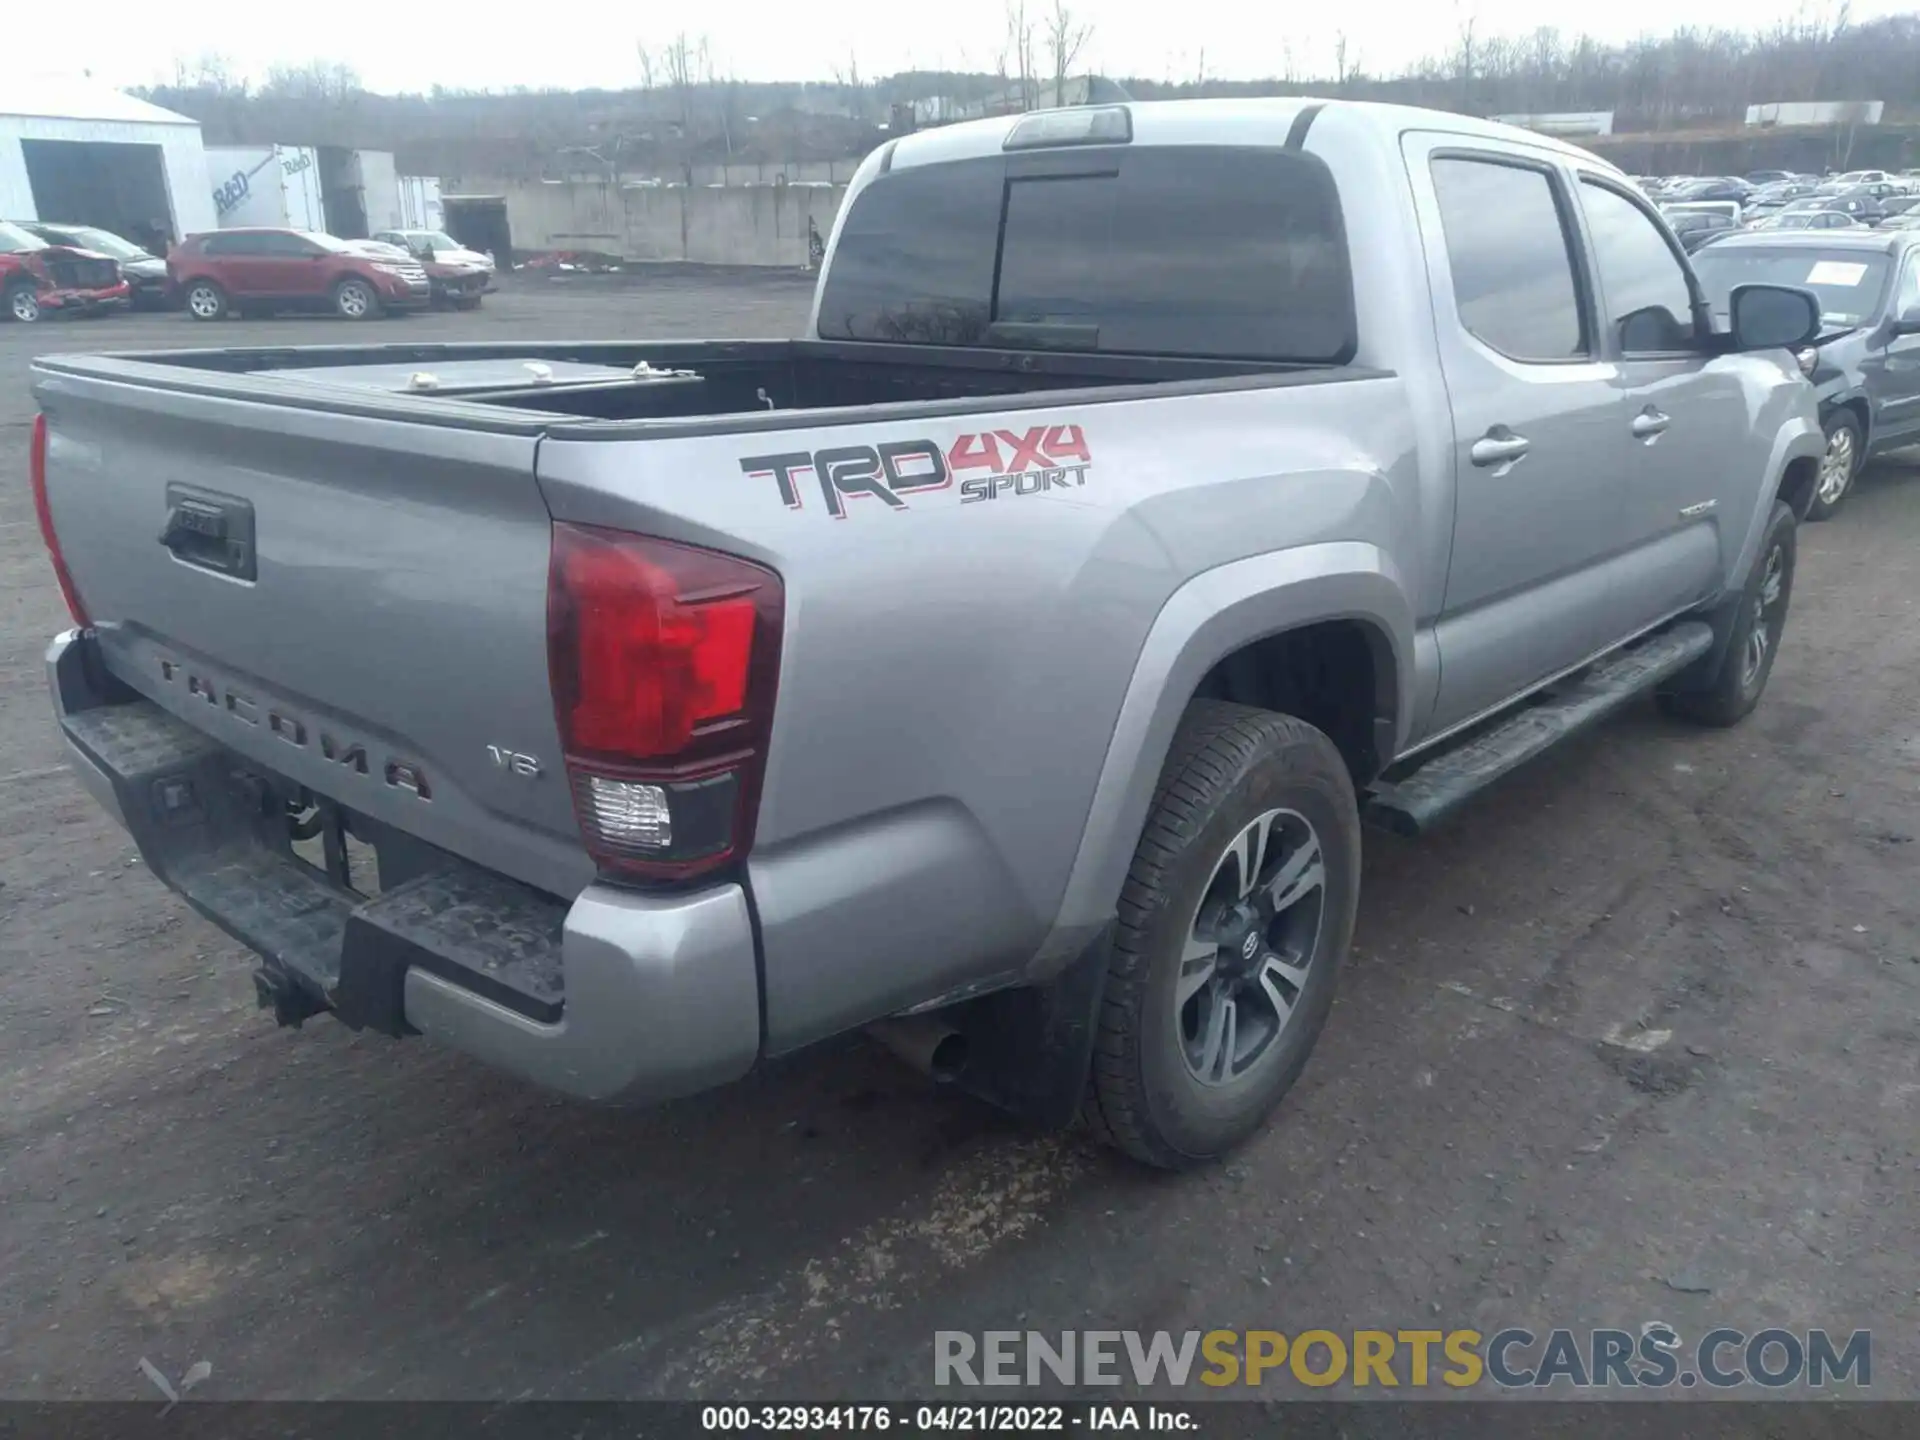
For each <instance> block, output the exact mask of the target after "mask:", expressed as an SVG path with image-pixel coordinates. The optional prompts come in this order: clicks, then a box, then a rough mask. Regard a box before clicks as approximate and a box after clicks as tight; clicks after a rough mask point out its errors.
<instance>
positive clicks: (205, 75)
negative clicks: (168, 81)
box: [173, 50, 247, 95]
mask: <svg viewBox="0 0 1920 1440" xmlns="http://www.w3.org/2000/svg"><path fill="white" fill-rule="evenodd" d="M173 88H174V89H176V90H199V91H203V92H205V93H206V94H208V95H245V94H246V93H247V81H246V77H245V76H243V75H240V74H239V73H238V72H237V71H236V70H235V69H234V65H233V62H232V61H231V60H229V59H228V58H227V57H226V56H225V55H222V54H220V53H219V52H217V51H213V50H203V51H201V52H200V53H199V54H198V55H195V56H194V57H193V58H192V59H191V60H189V59H185V58H177V59H175V60H174V62H173Z"/></svg>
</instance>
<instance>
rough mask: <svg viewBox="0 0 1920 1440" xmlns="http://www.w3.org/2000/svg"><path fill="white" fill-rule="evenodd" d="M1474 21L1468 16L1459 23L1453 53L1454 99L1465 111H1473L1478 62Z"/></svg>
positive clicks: (1472, 17) (1478, 53)
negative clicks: (1456, 90) (1475, 69)
mask: <svg viewBox="0 0 1920 1440" xmlns="http://www.w3.org/2000/svg"><path fill="white" fill-rule="evenodd" d="M1474 19H1475V17H1474V16H1472V15H1469V16H1467V18H1466V19H1465V20H1463V21H1462V22H1461V23H1460V38H1459V41H1458V43H1457V44H1456V46H1455V48H1454V52H1453V78H1454V82H1455V84H1456V86H1457V88H1458V94H1457V96H1456V99H1457V101H1458V103H1459V106H1460V108H1461V109H1462V110H1466V111H1471V110H1472V109H1473V76H1474V67H1475V66H1476V65H1477V64H1478V63H1479V60H1480V52H1479V51H1478V50H1477V49H1476V48H1475V46H1474V39H1473V27H1474Z"/></svg>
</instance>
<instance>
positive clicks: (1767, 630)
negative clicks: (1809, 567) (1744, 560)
mask: <svg viewBox="0 0 1920 1440" xmlns="http://www.w3.org/2000/svg"><path fill="white" fill-rule="evenodd" d="M1786 565H1787V559H1786V552H1785V550H1783V549H1782V548H1781V547H1780V546H1778V545H1775V546H1774V547H1773V548H1772V549H1771V550H1769V551H1767V565H1766V569H1765V571H1764V572H1763V573H1762V576H1761V580H1760V589H1759V591H1758V593H1756V594H1755V595H1754V597H1753V624H1752V625H1751V626H1749V627H1748V630H1747V648H1746V651H1745V653H1744V654H1743V656H1742V657H1741V665H1740V686H1741V688H1742V689H1743V690H1751V689H1752V688H1753V687H1754V686H1755V685H1757V684H1758V683H1759V681H1760V675H1761V672H1762V671H1764V670H1765V669H1766V664H1767V656H1768V655H1769V654H1770V653H1771V652H1772V650H1773V647H1774V645H1775V644H1776V643H1777V642H1778V640H1779V636H1780V626H1781V621H1782V619H1783V618H1784V617H1783V616H1782V613H1781V611H1782V608H1783V607H1782V605H1781V603H1780V602H1781V599H1782V597H1783V596H1784V595H1785V593H1786Z"/></svg>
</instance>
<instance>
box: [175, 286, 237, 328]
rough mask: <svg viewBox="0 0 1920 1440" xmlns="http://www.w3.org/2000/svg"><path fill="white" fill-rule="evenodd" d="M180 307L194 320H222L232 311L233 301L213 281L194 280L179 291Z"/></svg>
mask: <svg viewBox="0 0 1920 1440" xmlns="http://www.w3.org/2000/svg"><path fill="white" fill-rule="evenodd" d="M180 308H181V309H183V310H185V311H186V312H187V314H189V315H191V316H192V317H193V318H194V319H196V320H224V319H226V318H227V316H228V315H230V314H232V313H233V302H232V301H231V300H229V299H228V298H227V292H226V291H225V290H223V289H221V288H220V286H218V285H216V284H214V282H213V281H211V280H195V281H194V282H193V283H192V284H190V285H188V286H187V288H186V289H185V290H183V291H181V292H180Z"/></svg>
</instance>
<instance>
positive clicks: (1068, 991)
mask: <svg viewBox="0 0 1920 1440" xmlns="http://www.w3.org/2000/svg"><path fill="white" fill-rule="evenodd" d="M1112 948H1113V924H1112V922H1109V923H1108V924H1107V925H1105V926H1104V927H1102V929H1101V931H1100V933H1099V934H1098V935H1097V936H1096V937H1095V938H1094V940H1093V942H1092V943H1091V944H1089V945H1088V946H1087V947H1086V948H1085V949H1084V950H1082V951H1081V952H1080V954H1079V955H1077V956H1076V957H1075V958H1074V959H1073V961H1072V962H1071V963H1069V964H1068V966H1067V967H1066V969H1064V970H1062V971H1061V972H1060V973H1059V974H1058V975H1056V976H1055V977H1054V978H1053V979H1052V980H1051V981H1049V982H1048V983H1046V984H1045V985H1023V986H1020V987H1019V988H1017V989H1011V990H996V991H994V992H993V993H992V994H989V995H982V996H980V997H979V998H978V999H975V1000H968V1001H965V1002H963V1003H961V1004H959V1005H956V1006H954V1007H953V1008H952V1009H951V1010H946V1011H942V1012H941V1014H940V1018H941V1019H942V1020H944V1021H947V1022H948V1023H950V1024H952V1025H953V1027H954V1028H955V1029H956V1030H958V1031H960V1033H961V1034H963V1035H965V1036H966V1038H967V1064H966V1067H965V1068H964V1069H963V1070H962V1071H961V1072H960V1073H959V1075H958V1076H956V1077H955V1079H954V1082H953V1083H954V1086H955V1088H956V1089H959V1090H962V1091H965V1092H966V1093H967V1094H969V1095H972V1096H974V1097H975V1098H977V1099H981V1100H985V1101H986V1102H987V1103H988V1104H990V1105H995V1106H998V1107H999V1108H1000V1109H1002V1110H1006V1111H1008V1112H1010V1113H1012V1114H1014V1115H1016V1116H1018V1117H1019V1118H1020V1119H1022V1120H1024V1121H1026V1122H1027V1123H1028V1124H1031V1125H1038V1126H1043V1127H1046V1128H1048V1129H1059V1128H1063V1127H1065V1126H1067V1125H1071V1124H1072V1123H1073V1122H1074V1120H1075V1119H1076V1118H1077V1117H1078V1115H1079V1113H1080V1101H1081V1099H1082V1097H1083V1096H1084V1095H1085V1093H1086V1088H1087V1075H1088V1072H1089V1070H1090V1068H1091V1066H1092V1064H1093V1041H1094V1035H1095V1033H1096V1032H1097V1029H1098V1026H1099V1021H1100V1002H1101V1000H1102V999H1103V998H1104V997H1105V995H1106V989H1107V968H1108V962H1109V959H1110V956H1111V952H1112Z"/></svg>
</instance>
